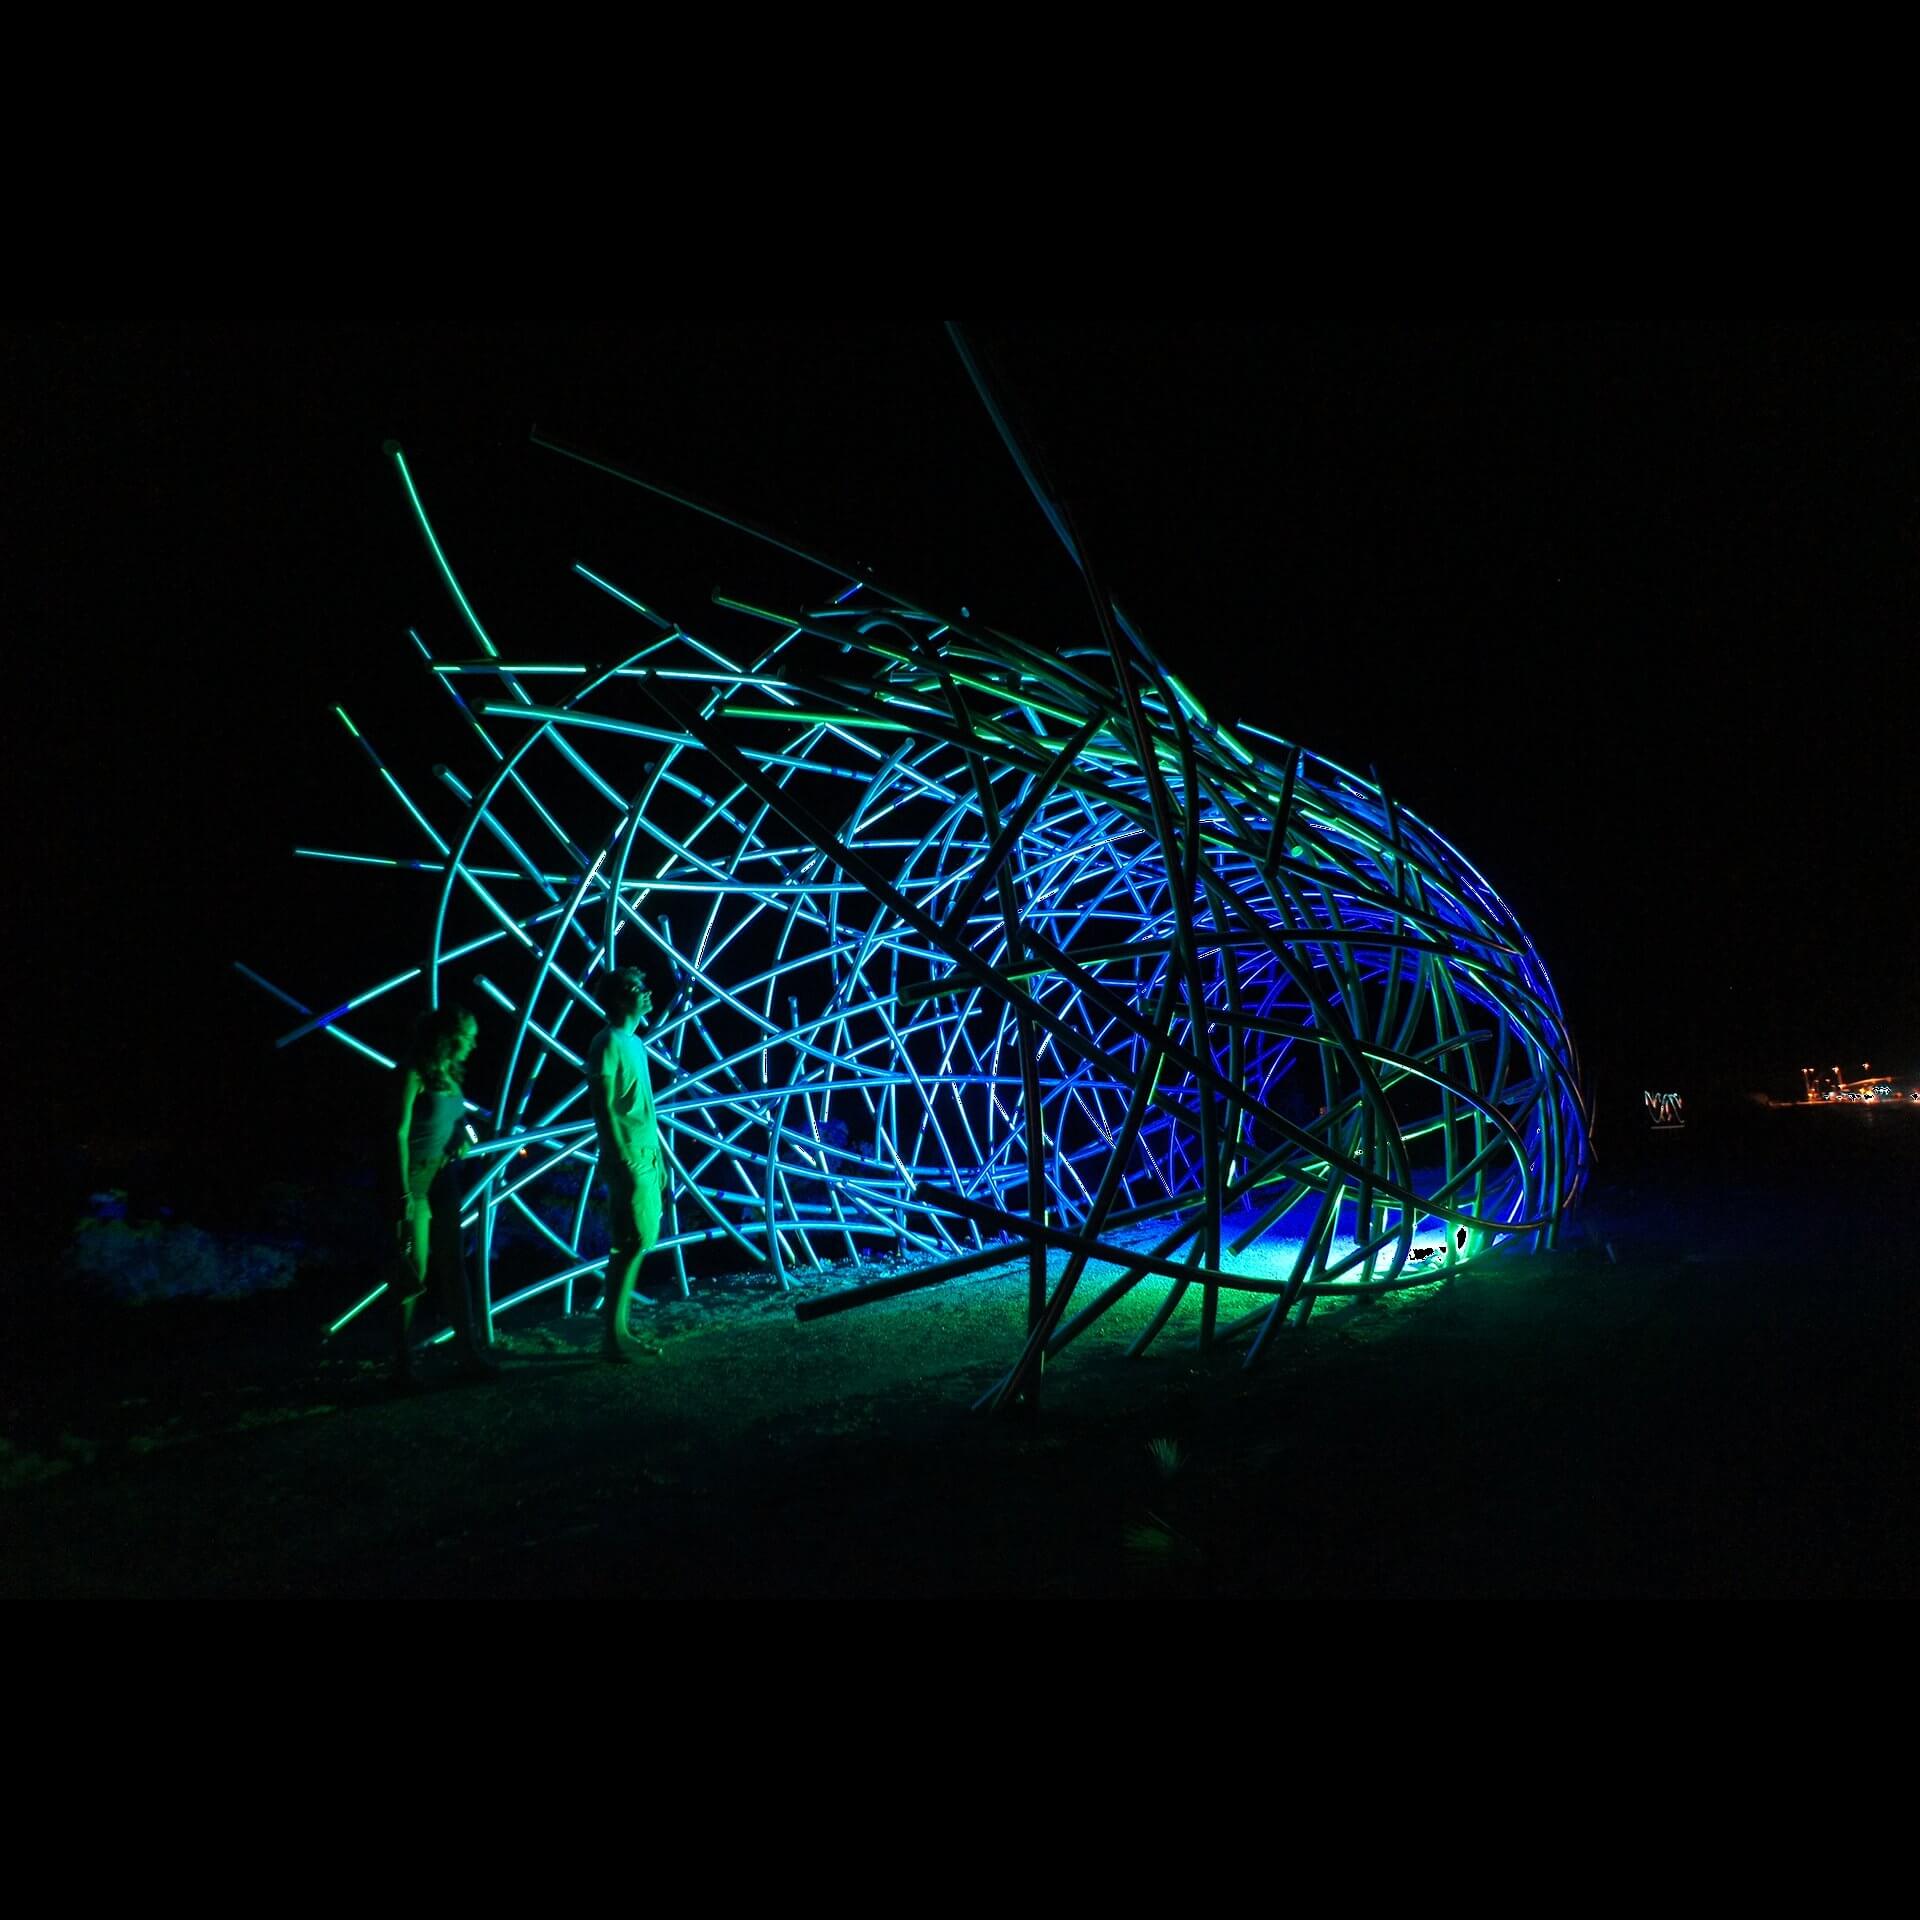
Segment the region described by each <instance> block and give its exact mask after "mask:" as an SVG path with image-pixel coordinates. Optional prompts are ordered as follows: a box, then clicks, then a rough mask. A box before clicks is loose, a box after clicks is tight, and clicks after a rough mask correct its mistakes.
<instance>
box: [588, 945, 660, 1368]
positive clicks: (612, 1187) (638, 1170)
mask: <svg viewBox="0 0 1920 1920" xmlns="http://www.w3.org/2000/svg"><path fill="white" fill-rule="evenodd" d="M601 1000H602V1003H603V1004H604V1006H605V1007H606V1010H607V1024H606V1025H605V1026H604V1027H602V1028H601V1029H600V1031H599V1032H598V1033H596V1034H595V1035H594V1036H593V1043H592V1045H591V1046H589V1047H588V1048H587V1092H588V1095H589V1097H590V1098H591V1100H592V1102H593V1124H594V1130H595V1132H596V1133H598V1135H599V1136H600V1171H601V1173H602V1174H604V1175H605V1176H606V1182H607V1200H608V1206H609V1211H610V1212H611V1215H612V1223H613V1245H612V1249H611V1251H610V1252H609V1253H608V1255H607V1304H606V1332H605V1333H604V1335H603V1336H602V1338H601V1341H600V1357H601V1358H602V1359H603V1360H614V1361H627V1360H631V1359H632V1358H633V1357H634V1356H635V1355H636V1354H637V1353H638V1352H639V1351H640V1347H639V1345H638V1343H637V1342H636V1341H635V1340H634V1338H633V1335H632V1334H631V1333H630V1332H629V1331H628V1329H627V1309H628V1307H629V1306H630V1305H631V1304H632V1301H633V1288H634V1282H635V1281H636V1280H638V1279H639V1277H640V1262H641V1261H642V1260H644V1259H645V1258H646V1256H647V1254H648V1253H649V1251H651V1249H652V1247H653V1243H654V1242H655V1241H656V1240H657V1239H659V1237H660V1202H661V1197H662V1193H663V1191H664V1187H665V1175H664V1170H663V1163H662V1160H661V1156H660V1129H659V1126H658V1123H657V1122H656V1121H655V1119H654V1113H653V1087H652V1085H651V1083H650V1081H649V1079H648V1076H647V1054H646V1049H645V1048H644V1047H642V1046H641V1044H640V1042H639V1041H638V1040H637V1039H636V1038H635V1037H634V1035H635V1029H636V1028H638V1027H640V1026H641V1025H642V1024H644V1023H645V1021H646V1020H647V1019H648V1018H649V1017H650V1016H651V1015H652V1013H653V996H652V994H651V993H649V992H648V991H647V977H646V975H645V974H643V973H642V972H641V971H640V969H639V968H638V967H622V968H621V969H620V971H619V972H618V973H615V974H612V975H610V976H609V977H608V979H607V982H606V985H605V987H604V988H603V989H602V992H601Z"/></svg>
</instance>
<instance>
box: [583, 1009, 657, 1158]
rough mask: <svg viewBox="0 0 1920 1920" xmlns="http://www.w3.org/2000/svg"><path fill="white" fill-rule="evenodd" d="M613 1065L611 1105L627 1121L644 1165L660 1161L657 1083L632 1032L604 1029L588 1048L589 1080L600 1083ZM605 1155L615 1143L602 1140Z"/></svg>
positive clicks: (630, 1139) (627, 1132) (630, 1137)
mask: <svg viewBox="0 0 1920 1920" xmlns="http://www.w3.org/2000/svg"><path fill="white" fill-rule="evenodd" d="M609 1057H611V1059H612V1062H613V1085H612V1087H611V1089H610V1090H609V1097H608V1100H607V1106H608V1108H609V1110H610V1111H611V1112H613V1113H616V1114H618V1115H620V1116H621V1117H622V1118H623V1119H624V1120H625V1121H626V1122H627V1124H626V1126H625V1127H624V1128H623V1129H622V1131H623V1132H624V1133H625V1135H626V1138H627V1143H628V1145H629V1146H630V1147H631V1148H632V1150H633V1152H634V1155H635V1157H636V1158H637V1159H638V1160H639V1161H640V1162H641V1163H642V1164H643V1165H644V1164H646V1163H647V1162H649V1161H651V1162H652V1163H653V1164H654V1165H655V1166H657V1165H658V1164H659V1161H660V1129H659V1123H658V1122H657V1121H656V1120H655V1118H654V1113H653V1083H652V1081H651V1080H650V1079H649V1078H648V1075H647V1050H646V1048H644V1047H643V1046H642V1045H641V1044H640V1042H639V1041H638V1040H637V1039H636V1038H635V1037H634V1036H633V1035H632V1034H630V1033H620V1032H617V1031H616V1030H615V1029H614V1028H612V1027H602V1028H601V1029H600V1031H599V1032H598V1033H596V1034H595V1035H594V1036H593V1044H592V1045H591V1046H590V1047H588V1049H587V1077H588V1079H589V1080H590V1081H598V1080H599V1079H600V1078H601V1076H602V1075H603V1073H604V1072H605V1070H606V1066H605V1063H606V1061H607V1060H608V1058H609ZM600 1146H601V1149H602V1151H603V1152H611V1151H613V1150H614V1143H613V1142H612V1141H611V1140H602V1141H601V1142H600Z"/></svg>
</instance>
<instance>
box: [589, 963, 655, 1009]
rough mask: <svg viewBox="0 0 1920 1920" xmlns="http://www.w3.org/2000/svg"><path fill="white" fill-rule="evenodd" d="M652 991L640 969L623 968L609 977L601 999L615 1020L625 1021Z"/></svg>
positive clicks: (601, 993) (601, 991)
mask: <svg viewBox="0 0 1920 1920" xmlns="http://www.w3.org/2000/svg"><path fill="white" fill-rule="evenodd" d="M650 991H651V989H650V988H649V987H648V985H647V976H646V975H645V974H644V973H642V972H641V971H640V969H639V968H638V967H622V968H620V970H619V971H618V972H617V973H610V974H608V975H607V984H606V985H605V986H604V987H603V988H601V990H600V998H601V1000H602V1001H603V1002H604V1003H605V1005H606V1009H607V1011H608V1013H610V1014H611V1015H612V1016H613V1018H614V1019H616V1020H624V1019H625V1018H626V1017H627V1015H628V1014H630V1013H632V1012H633V1011H634V1009H635V1008H636V1007H638V1006H639V1004H640V999H641V996H642V995H643V994H645V993H648V992H650Z"/></svg>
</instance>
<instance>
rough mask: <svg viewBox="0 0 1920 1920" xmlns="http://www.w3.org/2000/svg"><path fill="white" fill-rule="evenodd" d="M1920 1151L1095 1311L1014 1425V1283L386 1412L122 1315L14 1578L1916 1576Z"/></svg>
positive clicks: (246, 1355) (9, 1518) (911, 1589)
mask: <svg viewBox="0 0 1920 1920" xmlns="http://www.w3.org/2000/svg"><path fill="white" fill-rule="evenodd" d="M1875 1121H1877V1131H1876V1130H1875ZM1822 1129H1825V1131H1822ZM1917 1148H1920V1115H1916V1116H1911V1117H1909V1116H1905V1115H1901V1116H1892V1115H1882V1116H1876V1117H1875V1119H1874V1120H1873V1121H1870V1120H1869V1118H1868V1117H1867V1116H1863V1115H1840V1114H1835V1115H1828V1114H1821V1113H1814V1114H1806V1113H1783V1114H1777V1115H1765V1116H1758V1117H1756V1118H1755V1119H1753V1120H1752V1121H1750V1122H1749V1123H1748V1124H1746V1125H1745V1126H1742V1127H1738V1128H1735V1129H1733V1130H1731V1131H1726V1132H1722V1133H1721V1134H1719V1135H1717V1136H1715V1135H1711V1134H1703V1133H1700V1132H1697V1131H1693V1130H1690V1131H1689V1132H1688V1133H1687V1134H1685V1135H1676V1136H1671V1137H1668V1138H1663V1139H1660V1140H1656V1141H1647V1142H1643V1143H1640V1146H1639V1150H1638V1153H1637V1154H1636V1155H1632V1156H1629V1157H1630V1158H1632V1159H1633V1160H1634V1161H1635V1164H1633V1165H1631V1166H1614V1167H1612V1168H1610V1169H1609V1172H1608V1177H1607V1178H1606V1180H1605V1181H1603V1182H1602V1183H1600V1184H1599V1185H1598V1187H1597V1188H1596V1192H1595V1195H1594V1197H1593V1200H1592V1202H1591V1204H1590V1205H1589V1206H1588V1207H1587V1208H1586V1209H1585V1210H1584V1212H1583V1216H1582V1222H1581V1227H1580V1231H1579V1232H1578V1233H1576V1234H1575V1235H1574V1236H1573V1237H1572V1241H1571V1244H1570V1245H1569V1246H1568V1247H1567V1248H1566V1249H1565V1250H1563V1251H1562V1252H1560V1253H1557V1254H1555V1255H1552V1256H1548V1257H1545V1258H1540V1259H1536V1260H1531V1261H1528V1260H1496V1261H1490V1262H1487V1263H1485V1264H1484V1265H1483V1266H1481V1267H1480V1268H1478V1269H1470V1270H1469V1271H1468V1272H1467V1273H1466V1274H1465V1275H1463V1276H1462V1277H1461V1278H1460V1279H1459V1280H1458V1281H1457V1282H1455V1283H1453V1284H1450V1285H1448V1286H1446V1287H1444V1288H1441V1289H1438V1290H1434V1291H1430V1292H1423V1293H1422V1294H1420V1295H1418V1296H1414V1297H1410V1298H1405V1299H1403V1300H1401V1301H1399V1302H1397V1303H1395V1304H1392V1305H1382V1306H1377V1307H1374V1308H1371V1309H1368V1310H1366V1311H1363V1312H1360V1313H1357V1314H1353V1315H1347V1316H1335V1315H1327V1316H1324V1317H1322V1318H1318V1319H1316V1320H1315V1322H1314V1323H1313V1324H1312V1325H1311V1326H1309V1327H1308V1328H1306V1329H1304V1330H1303V1331H1300V1332H1298V1333H1294V1334H1290V1335H1288V1336H1286V1337H1285V1338H1284V1339H1283V1340H1282V1342H1281V1343H1280V1345H1279V1346H1278V1348H1277V1349H1276V1350H1275V1351H1274V1353H1273V1355H1272V1358H1271V1360H1270V1361H1269V1362H1268V1363H1267V1364H1265V1365H1263V1366H1262V1367H1261V1368H1260V1369H1258V1370H1257V1371H1255V1372H1253V1373H1247V1372H1245V1371H1243V1370H1242V1368H1241V1366H1240V1364H1239V1354H1238V1352H1237V1351H1234V1350H1230V1351H1228V1352H1226V1353H1221V1354H1214V1355H1210V1356H1205V1357H1203V1356H1201V1355H1200V1354H1198V1353H1197V1352H1196V1351H1195V1350H1194V1347H1193V1342H1192V1340H1191V1338H1190V1337H1183V1336H1182V1333H1181V1328H1180V1325H1179V1323H1176V1326H1175V1327H1174V1328H1173V1329H1170V1330H1169V1332H1168V1334H1167V1335H1165V1336H1163V1338H1162V1341H1161V1343H1160V1344H1159V1345H1158V1346H1157V1347H1156V1348H1155V1349H1154V1350H1153V1352H1152V1353H1151V1354H1150V1355H1149V1356H1148V1357H1147V1358H1145V1359H1143V1360H1139V1361H1129V1360H1128V1359H1126V1358H1125V1356H1124V1353H1123V1351H1122V1349H1123V1348H1124V1345H1125V1342H1126V1339H1127V1338H1128V1337H1129V1334H1130V1331H1131V1329H1130V1327H1129V1326H1128V1325H1127V1324H1126V1322H1125V1320H1124V1319H1123V1318H1117V1319H1116V1320H1115V1321H1114V1322H1113V1323H1112V1324H1109V1325H1103V1326H1102V1327H1101V1328H1099V1329H1097V1330H1096V1331H1095V1332H1094V1333H1092V1334H1089V1335H1088V1336H1087V1337H1086V1338H1084V1339H1083V1340H1082V1341H1081V1342H1080V1343H1078V1344H1077V1345H1076V1346H1075V1347H1074V1348H1073V1349H1071V1350H1070V1351H1069V1353H1068V1354H1067V1355H1065V1356H1064V1357H1063V1358H1062V1359H1061V1360H1060V1361H1058V1362H1057V1363H1056V1364H1055V1366H1054V1367H1053V1369H1052V1370H1051V1371H1050V1372H1049V1375H1048V1378H1047V1382H1046V1388H1045V1395H1044V1406H1043V1409H1042V1411H1041V1412H1040V1414H1039V1416H1038V1417H1037V1418H1034V1419H1026V1418H1014V1419H1003V1420H988V1419H986V1418H984V1417H982V1416H980V1415H977V1414H974V1413H971V1412H970V1411H969V1407H970V1404H971V1402H972V1401H973V1400H974V1399H975V1398H976V1397H977V1396H978V1395H979V1394H980V1393H981V1392H982V1391H983V1390H984V1389H985V1388H986V1387H987V1386H988V1385H989V1384H990V1383H991V1382H992V1381H993V1380H994V1379H995V1378H996V1377H997V1376H998V1374H999V1373H1000V1372H1001V1370H1002V1369H1003V1368H1004V1366H1005V1364H1006V1362H1007V1361H1008V1359H1009V1358H1010V1357H1011V1356H1012V1354H1013V1352H1014V1351H1015V1350H1016V1348H1017V1345H1018V1342H1019V1337H1020V1333H1021V1329H1022V1321H1023V1313H1024V1283H1023V1277H1022V1275H1021V1274H1019V1273H1016V1272H1014V1271H1012V1270H1003V1271H1001V1272H999V1273H995V1274H989V1275H986V1276H982V1277H980V1278H977V1279H974V1280H969V1281H962V1282H958V1283H955V1284H953V1285H950V1286H949V1287H946V1288H944V1289H941V1290H938V1291H935V1292H931V1293H927V1294H921V1295H912V1296H907V1297H904V1298H902V1299H900V1300H897V1301H893V1302H888V1303H885V1304H883V1305H879V1306H876V1307H872V1308H868V1309H864V1310H862V1311H859V1312H856V1313H852V1314H846V1315H842V1316H839V1317H837V1318H833V1319H829V1320H825V1321H819V1322H814V1323H810V1324H808V1325H804V1326H802V1325H797V1324H796V1323H795V1321H794V1319H793V1316H792V1313H791V1305H792V1302H791V1300H790V1299H785V1300H783V1299H782V1298H781V1297H780V1296H778V1295H777V1294H773V1293H769V1292H768V1291H767V1290H766V1283H764V1282H762V1281H754V1282H751V1283H749V1282H746V1281H739V1280H736V1281H731V1282H706V1283H701V1284H700V1285H699V1287H698V1288H697V1291H696V1297H695V1298H694V1299H693V1300H691V1301H688V1302H684V1303H678V1304H675V1305H673V1306H670V1307H666V1308H661V1309H657V1310H655V1311H654V1313H653V1314H652V1316H651V1320H650V1323H649V1327H648V1334H649V1338H650V1339H651V1340H652V1341H653V1343H654V1344H655V1345H656V1346H657V1348H658V1351H657V1353H655V1354H654V1355H653V1356H651V1357H650V1358H648V1359H647V1360H645V1361H644V1362H643V1363H641V1364H640V1365H638V1366H636V1367H633V1368H629V1369H625V1370H619V1369H611V1368H604V1367H602V1366H601V1365H600V1364H599V1363H598V1362H597V1361H596V1360H595V1358H594V1357H593V1345H594V1340H595V1329H594V1327H593V1324H592V1323H591V1322H590V1321H587V1320H585V1319H584V1318H578V1317H576V1318H573V1319H555V1320H550V1321H547V1322H545V1323H541V1324H537V1325H533V1326H521V1327H518V1328H516V1327H515V1326H513V1325H512V1324H511V1323H508V1324H507V1325H506V1326H505V1327H504V1328H503V1332H504V1334H505V1339H506V1354H505V1357H506V1369H505V1373H504V1375H503V1377H502V1378H501V1379H500V1380H499V1381H498V1382H497V1383H488V1384H482V1385H465V1384H460V1383H457V1382H456V1381H455V1380H454V1379H453V1378H452V1376H451V1373H450V1371H449V1372H448V1373H447V1374H446V1375H445V1376H444V1377H442V1378H441V1379H439V1380H438V1381H436V1382H434V1383H433V1384H430V1386H429V1388H428V1390H426V1391H424V1392H421V1393H419V1394H416V1395H413V1396H410V1397H407V1398H396V1397H395V1396H393V1395H392V1394H391V1393H390V1392H389V1391H388V1390H387V1389H386V1388H385V1386H384V1384H383V1382H382V1379H381V1367H380V1363H379V1360H378V1357H377V1351H376V1349H377V1340H376V1337H375V1334H374V1332H373V1330H372V1329H368V1330H367V1332H366V1333H365V1334H364V1336H361V1335H359V1333H358V1330H357V1329H356V1330H350V1332H349V1334H348V1335H345V1336H342V1338H341V1340H339V1341H336V1342H334V1343H331V1344H328V1345H325V1346H323V1345H322V1344H321V1343H320V1342H319V1341H318V1338H317V1329H318V1326H319V1324H321V1322H322V1321H323V1320H324V1318H325V1316H326V1313H327V1312H328V1311H329V1310H330V1309H331V1310H336V1311H337V1304H336V1303H335V1302H333V1301H332V1300H330V1299H329V1300H324V1301H322V1300H316V1299H313V1298H310V1297H306V1296H304V1295H303V1294H301V1293H298V1292H296V1293H295V1294H292V1295H282V1296H277V1297H274V1298H272V1299H268V1300H261V1301H254V1302H249V1303H246V1304H244V1305H240V1306H234V1305H224V1306H217V1307H206V1308H201V1309H187V1308H181V1309H175V1308H143V1309H138V1310H125V1309H123V1310H120V1311H119V1312H118V1313H102V1314H101V1315H100V1316H98V1317H97V1318H96V1319H94V1320H92V1321H90V1322H87V1323H86V1324H85V1325H84V1326H71V1325H70V1326H69V1328H68V1334H69V1339H68V1341H67V1342H66V1343H65V1344H61V1345H50V1344H47V1343H44V1342H43V1343H42V1344H41V1345H40V1347H39V1348H38V1349H37V1350H36V1349H33V1348H31V1347H27V1348H16V1349H15V1350H14V1352H13V1355H12V1359H11V1360H10V1362H9V1363H8V1365H7V1370H6V1375H5V1384H4V1401H3V1402H0V1432H4V1434H5V1436H6V1439H5V1448H6V1451H5V1452H4V1454H0V1483H4V1490H0V1549H3V1552H0V1591H4V1592H5V1593H7V1594H10V1595H81V1594H139V1595H161V1594H169V1595H172V1594H228V1595H268V1594H338V1595H350V1594H362V1595H375V1594H399V1595H436V1594H447V1595H462V1596H464V1595H476V1594H527V1595H536V1594H575V1593H583V1594H584V1593H622V1594H634V1595H644V1594H657V1595H663V1596H695V1595H741V1596H746V1595H768V1596H796V1597H797V1596H804V1595H845V1596H877V1595H882V1594H963V1593H964V1594H1057V1595H1063V1596H1064V1595H1116V1596H1125V1595H1139V1596H1152V1595H1183V1594H1185V1595H1200V1594H1214V1593H1219V1594H1233V1593H1244V1594H1276V1595H1294V1596H1300V1597H1327V1598H1335V1597H1342V1596H1355V1597H1357V1596H1362V1595H1369V1596H1380V1597H1386V1596H1390V1595H1392V1596H1398V1595H1407V1596H1424V1595H1462V1596H1464V1595H1488V1596H1492V1595H1522V1594H1526V1595H1535V1594H1539V1595H1544V1594H1566V1595H1574V1594H1581V1595H1597V1594H1646V1595H1656V1594H1657V1595H1735V1594H1739V1595H1814V1594H1821V1595H1826V1594H1887V1595H1891V1594H1905V1593H1910V1592H1911V1591H1912V1590H1913V1589H1914V1586H1915V1584H1916V1581H1915V1567H1916V1548H1917V1547H1920V1501H1916V1479H1915V1471H1914V1462H1915V1440H1916V1437H1920V1436H1917V1435H1916V1415H1915V1407H1916V1404H1917V1403H1916V1398H1915V1393H1914V1387H1915V1384H1916V1375H1915V1369H1916V1363H1917V1362H1920V1313H1917V1310H1916V1305H1915V1301H1914V1299H1913V1297H1912V1294H1911V1291H1910V1286H1911V1273H1912V1267H1913V1256H1912V1251H1911V1247H1910V1244H1909V1242H1910V1237H1911V1236H1910V1227H1911V1221H1912V1195H1913V1192H1914V1191H1915V1181H1914V1174H1915V1172H1916V1161H1917V1159H1920V1155H1917V1154H1916V1149H1917ZM1656 1149H1657V1157H1656V1155H1655V1152H1654V1150H1656ZM1151 1298H1152V1296H1148V1297H1147V1299H1146V1300H1145V1301H1143V1306H1142V1311H1143V1312H1144V1310H1145V1306H1146V1305H1147V1304H1150V1301H1151ZM74 1335H83V1336H84V1338H81V1339H79V1340H78V1342H77V1343H76V1342H75V1340H74V1339H73V1338H72V1336H74ZM431 1378H432V1376H430V1379H431Z"/></svg>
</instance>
